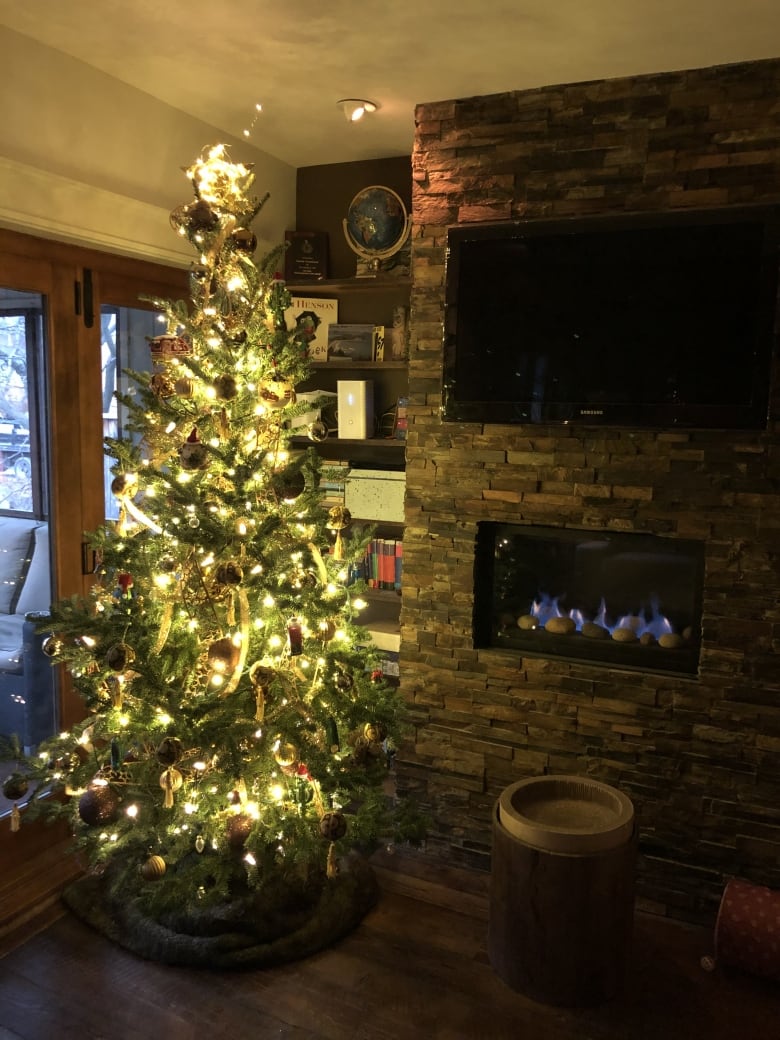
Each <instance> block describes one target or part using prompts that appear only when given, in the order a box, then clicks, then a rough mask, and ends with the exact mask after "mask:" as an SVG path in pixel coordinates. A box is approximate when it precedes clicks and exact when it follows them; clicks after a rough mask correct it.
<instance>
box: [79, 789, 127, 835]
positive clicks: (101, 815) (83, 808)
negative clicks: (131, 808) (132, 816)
mask: <svg viewBox="0 0 780 1040" xmlns="http://www.w3.org/2000/svg"><path fill="white" fill-rule="evenodd" d="M118 815H119V797H118V796H117V794H116V792H115V791H114V790H113V788H111V787H110V786H109V784H108V783H106V782H105V781H100V780H93V781H92V782H91V783H90V784H89V786H88V787H87V789H86V791H85V792H84V793H83V794H82V796H81V797H80V798H79V816H80V817H81V819H82V820H83V821H84V823H86V825H87V826H88V827H101V826H103V824H106V823H113V821H114V820H115V819H116V818H117V816H118Z"/></svg>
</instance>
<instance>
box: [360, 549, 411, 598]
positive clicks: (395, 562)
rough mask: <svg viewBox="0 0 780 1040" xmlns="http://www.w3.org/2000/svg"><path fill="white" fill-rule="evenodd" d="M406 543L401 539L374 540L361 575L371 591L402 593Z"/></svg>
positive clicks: (364, 561) (368, 550)
mask: <svg viewBox="0 0 780 1040" xmlns="http://www.w3.org/2000/svg"><path fill="white" fill-rule="evenodd" d="M403 550H404V543H403V542H402V541H401V539H400V538H372V539H371V541H370V542H369V544H368V549H367V550H366V555H365V557H364V559H363V573H362V574H361V575H360V576H361V577H363V578H364V579H365V581H366V584H367V585H368V587H369V588H370V589H387V590H390V591H395V592H400V591H401V571H402V568H403Z"/></svg>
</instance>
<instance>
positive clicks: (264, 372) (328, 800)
mask: <svg viewBox="0 0 780 1040" xmlns="http://www.w3.org/2000/svg"><path fill="white" fill-rule="evenodd" d="M187 175H188V177H189V178H190V180H191V182H192V186H193V189H194V198H193V199H192V201H191V202H189V203H188V204H186V205H184V206H182V207H180V208H179V209H177V210H176V211H175V212H174V213H173V214H172V222H173V224H174V226H175V227H176V229H177V230H178V231H179V232H180V233H181V234H182V235H183V236H185V237H186V238H187V239H188V241H189V242H190V243H191V244H192V246H193V248H194V250H195V251H196V254H197V261H196V262H195V263H194V264H193V266H192V272H191V301H190V304H189V305H187V304H185V303H183V302H169V301H163V300H155V301H154V303H155V305H156V306H157V307H158V308H159V309H160V311H161V314H162V315H163V316H164V318H165V321H166V323H167V328H166V330H165V332H164V334H163V335H160V336H157V337H155V338H154V339H153V340H152V342H151V344H150V348H151V351H152V360H153V364H152V370H151V371H150V372H148V373H130V375H131V376H132V378H133V382H134V384H135V389H134V390H133V392H131V393H129V394H127V395H122V396H121V400H122V403H123V404H124V405H125V407H126V409H127V412H128V415H129V421H128V423H127V424H126V431H127V437H126V438H124V439H118V440H112V441H109V442H108V451H109V454H110V455H111V457H112V458H113V459H114V465H113V467H112V472H113V474H114V480H113V484H112V491H113V493H114V495H115V496H116V497H117V499H118V502H119V513H120V515H119V520H118V521H117V522H115V523H114V522H112V523H110V524H107V525H106V526H105V527H104V528H103V529H101V530H100V531H98V532H97V533H96V534H95V535H94V536H93V539H92V541H93V545H94V548H95V549H96V551H97V558H98V560H99V567H98V570H97V571H96V583H95V585H94V587H93V589H92V591H91V594H90V595H89V596H88V597H85V598H82V597H74V598H73V599H72V600H69V601H65V602H62V603H59V604H56V605H55V606H54V608H53V610H52V621H51V629H52V634H51V635H49V636H48V638H47V640H46V642H45V644H44V647H45V650H46V652H47V653H48V654H49V655H50V656H51V657H52V659H53V661H54V662H64V663H65V664H66V666H67V669H68V671H69V672H70V674H71V675H72V677H73V682H74V685H75V686H76V688H77V690H78V691H79V693H80V694H81V696H82V697H83V700H84V703H85V706H86V709H87V711H88V714H87V716H86V718H85V719H84V721H83V722H82V723H80V724H79V725H77V726H75V727H73V729H72V730H71V732H69V733H65V734H60V735H59V736H57V737H56V738H54V739H53V740H51V741H50V742H49V743H48V744H47V745H46V746H45V747H43V748H42V749H41V754H40V757H39V759H38V765H36V766H33V775H32V776H31V778H30V779H31V780H32V781H33V783H32V784H31V788H30V789H31V790H33V789H34V790H35V794H34V795H33V797H32V799H31V802H30V805H29V807H28V809H27V811H26V815H29V816H31V817H33V816H35V815H37V814H40V813H41V812H43V813H46V814H50V815H55V816H56V815H59V814H66V815H68V816H70V817H71V819H72V822H73V831H74V835H75V840H76V842H77V844H78V846H80V848H81V849H82V850H83V851H84V852H85V854H86V857H87V860H88V863H89V866H90V868H91V870H90V875H89V878H88V880H87V882H86V883H87V884H88V885H92V886H97V887H93V888H88V889H87V894H86V895H83V896H76V897H75V898H76V902H77V903H78V900H79V899H82V900H86V901H87V902H89V901H94V899H95V893H96V892H97V893H99V897H100V903H101V905H102V906H103V908H104V910H101V911H100V913H101V914H103V915H104V919H103V921H102V924H103V926H105V927H106V929H107V930H108V931H109V932H111V933H112V934H114V937H116V938H118V939H119V940H120V941H123V942H125V943H126V944H128V945H130V946H131V948H134V947H137V948H138V949H139V951H140V952H143V953H147V952H149V951H148V949H147V946H146V941H145V940H139V941H136V936H135V934H134V933H135V932H136V930H140V931H143V930H144V928H145V927H146V925H147V924H148V922H154V926H155V928H158V929H160V928H162V929H163V933H164V936H165V935H167V934H168V932H170V933H171V934H176V935H177V936H178V935H179V934H180V933H187V934H189V933H190V932H192V931H193V930H194V931H203V932H207V931H209V929H210V930H211V931H215V930H216V931H219V929H216V926H215V925H214V921H216V920H220V921H221V922H222V925H221V927H222V928H223V929H224V930H225V931H226V932H227V933H228V934H229V935H230V936H232V937H233V939H232V940H231V941H230V942H227V947H228V948H230V949H231V950H232V949H233V947H232V945H231V943H232V942H234V941H235V942H236V943H237V947H236V949H237V950H238V953H237V954H236V956H238V958H239V962H240V963H244V962H246V963H250V964H251V963H255V962H256V961H257V962H262V961H263V960H264V959H266V956H265V954H264V953H261V954H260V955H259V956H258V954H257V951H258V950H267V948H271V947H273V946H274V944H276V945H277V946H278V944H279V943H280V942H285V941H286V940H285V938H284V937H285V936H287V937H289V936H290V935H293V936H298V935H299V934H300V936H301V937H300V939H296V940H295V941H293V943H292V945H290V944H289V943H288V945H287V946H285V947H284V952H281V953H280V954H279V956H280V957H281V958H282V959H284V958H288V957H290V956H297V955H300V954H304V953H307V952H309V951H310V949H315V948H318V947H319V946H321V945H324V944H325V943H326V942H327V941H330V940H332V938H335V937H336V936H337V935H338V934H340V933H341V932H343V931H344V930H346V929H347V928H348V927H351V926H352V925H353V924H354V923H356V921H357V920H359V918H360V917H361V916H362V914H363V913H364V912H365V910H366V909H367V908H368V906H369V905H370V904H371V902H372V901H373V898H374V896H375V892H374V888H373V883H372V878H370V879H369V878H368V876H367V875H366V874H365V872H364V871H363V868H359V867H357V866H356V863H357V862H358V861H357V860H356V857H354V855H352V854H349V853H350V850H351V849H353V848H354V847H361V848H369V847H371V846H372V844H373V843H375V842H376V841H377V840H386V839H387V837H388V835H391V834H393V827H394V826H396V825H397V824H398V817H399V816H401V815H405V816H408V813H407V812H406V811H405V810H404V812H403V813H401V812H400V811H399V809H398V807H397V806H391V805H389V804H388V803H389V799H388V797H387V795H386V793H385V784H386V780H387V770H388V763H389V758H390V757H391V756H392V749H393V747H394V743H393V741H394V740H397V739H398V735H399V734H398V731H399V725H400V723H401V704H400V698H399V697H398V694H397V691H396V690H395V689H394V688H393V687H392V686H391V685H389V684H388V683H387V682H386V681H385V680H384V678H383V677H382V675H381V670H380V668H379V662H378V659H377V656H376V653H375V651H373V650H372V648H371V645H370V639H369V637H368V633H367V632H366V631H365V629H363V628H362V627H360V626H359V612H360V610H361V609H362V607H363V606H364V605H365V604H364V603H362V601H361V599H360V593H361V591H362V590H363V589H364V587H365V586H364V583H361V582H360V581H357V582H355V581H354V580H352V579H353V578H354V574H355V573H356V571H357V570H358V569H359V568H358V565H359V563H360V562H361V560H362V557H363V554H364V552H365V549H366V546H367V544H368V541H369V538H370V532H369V531H368V530H356V531H354V532H353V531H352V529H351V525H350V517H349V514H348V512H347V511H346V510H345V509H344V508H343V507H339V506H337V507H335V508H331V509H329V510H328V509H327V508H325V507H324V505H323V494H322V491H321V489H320V480H321V475H322V474H321V461H320V459H319V457H318V455H317V453H316V449H314V448H313V447H310V448H309V449H308V450H305V451H299V452H298V453H294V452H292V451H291V450H290V436H291V434H290V429H289V426H290V423H289V420H290V419H291V418H292V417H294V416H296V415H300V414H302V413H303V412H305V411H307V410H309V409H310V408H311V403H309V402H307V403H305V404H304V403H296V395H295V387H296V385H298V384H299V383H300V382H301V381H302V380H303V379H304V378H305V377H306V375H307V373H308V371H309V361H308V357H307V340H306V330H301V331H299V330H296V329H295V328H293V329H290V328H288V325H287V323H286V320H285V311H286V309H287V308H288V307H289V306H290V303H291V299H290V296H289V293H288V291H287V289H286V288H285V285H284V282H283V281H281V280H280V278H279V277H278V275H277V274H276V273H275V272H276V271H277V269H278V268H279V267H281V266H282V262H283V259H282V254H283V247H280V248H279V249H277V250H274V251H273V252H271V253H270V254H269V256H267V257H266V258H265V260H264V261H263V262H262V263H261V264H260V265H256V263H255V262H254V260H253V253H254V251H255V248H256V244H257V241H256V238H255V235H254V234H253V232H252V230H251V225H252V222H253V221H254V219H255V217H256V216H257V214H258V213H259V211H260V209H261V207H262V205H263V203H264V202H265V199H262V200H258V199H256V198H252V197H250V196H249V194H248V193H249V190H250V187H251V184H252V181H253V174H252V172H251V169H250V168H248V167H246V166H244V165H242V164H240V163H234V162H231V161H230V159H229V157H228V156H227V154H226V151H225V149H224V148H223V146H221V145H219V146H216V147H213V148H211V149H210V150H208V151H207V153H205V154H204V156H203V157H202V158H200V159H199V160H198V161H196V162H195V163H194V164H193V166H192V167H191V168H190V169H189V170H187ZM311 436H312V439H316V438H317V437H318V436H320V433H319V431H318V428H317V427H316V425H315V427H314V428H313V429H312V431H311ZM50 790H53V791H54V797H50V796H48V794H47V792H48V791H50ZM45 793H46V794H47V797H45V798H39V797H38V795H40V794H45ZM58 795H59V797H58ZM388 812H390V814H391V815H395V817H396V818H395V820H392V819H389V818H388ZM23 818H24V816H23ZM396 834H398V831H397V830H396ZM401 836H404V835H403V834H402V835H401ZM369 873H370V872H369ZM79 884H82V885H83V884H84V883H81V882H80V883H79ZM75 888H76V889H77V888H78V885H77V886H75ZM337 893H340V894H338V896H337V895H336V894H337ZM334 900H336V901H337V902H338V901H339V900H340V902H338V905H336V904H335V903H334ZM230 906H233V907H235V908H236V911H235V913H234V914H233V915H232V916H231V914H230V913H227V914H226V912H225V907H230ZM323 908H324V909H323ZM209 914H211V915H212V916H211V918H209V917H208V915H209ZM220 915H221V916H220ZM320 918H324V919H325V923H323V924H322V925H321V926H320V925H318V924H317V922H318V921H319V919H320ZM204 919H205V920H210V921H211V924H209V925H208V926H204V925H203V923H202V922H203V920H204ZM193 920H195V921H197V922H200V923H198V924H196V925H193V924H192V921H193ZM311 920H314V922H315V923H314V925H312V924H311ZM109 921H110V922H111V923H110V924H108V923H107V922H109ZM239 921H240V924H239V923H238V922H239ZM307 921H309V923H308V924H307V923H306V922H307ZM99 923H100V922H99ZM236 929H238V931H239V932H242V934H243V935H244V937H243V938H242V939H240V940H236V939H235V934H234V932H235V930H236ZM244 933H246V934H244ZM250 933H251V934H250ZM304 933H305V934H304ZM312 936H313V937H312ZM155 941H156V942H157V940H155ZM159 942H160V943H162V945H161V946H160V945H159V943H158V945H157V946H155V947H154V948H153V949H152V951H151V955H152V956H160V957H161V958H163V959H168V960H179V959H183V960H185V961H187V960H190V959H191V960H193V961H194V962H198V961H199V960H203V961H204V962H206V963H230V962H231V961H230V957H228V958H227V960H225V957H224V956H223V954H222V953H220V955H219V956H216V957H215V955H214V951H213V949H212V948H211V946H209V945H208V944H207V947H206V949H205V951H201V952H195V953H194V954H193V955H192V957H190V955H189V954H187V955H186V956H184V957H183V958H180V957H179V954H178V953H175V954H174V953H171V952H170V950H169V949H168V946H167V940H166V939H165V938H164V937H163V938H162V939H160V940H159ZM219 942H220V943H221V944H222V947H221V949H222V950H223V951H224V949H225V948H226V947H225V943H226V939H225V938H224V936H223V937H222V939H220V940H219ZM269 944H270V946H269ZM274 956H275V955H274V954H273V953H272V954H270V955H269V956H268V958H267V959H270V960H273V959H274Z"/></svg>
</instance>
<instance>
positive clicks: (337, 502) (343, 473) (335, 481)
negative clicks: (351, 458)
mask: <svg viewBox="0 0 780 1040" xmlns="http://www.w3.org/2000/svg"><path fill="white" fill-rule="evenodd" d="M348 473H349V463H348V462H347V461H346V460H343V461H342V460H339V459H333V460H328V462H327V463H325V465H324V466H323V467H322V472H321V473H320V490H321V491H322V507H323V509H332V508H333V507H334V506H343V505H344V504H345V503H344V494H345V486H346V479H347V474H348Z"/></svg>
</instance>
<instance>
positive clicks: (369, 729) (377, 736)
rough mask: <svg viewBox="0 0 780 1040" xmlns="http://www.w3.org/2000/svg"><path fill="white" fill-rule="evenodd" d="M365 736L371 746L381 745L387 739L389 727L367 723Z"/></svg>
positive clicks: (378, 723) (364, 728)
mask: <svg viewBox="0 0 780 1040" xmlns="http://www.w3.org/2000/svg"><path fill="white" fill-rule="evenodd" d="M363 736H364V737H365V738H366V740H367V741H368V742H369V744H381V743H382V741H383V740H384V739H385V738H386V737H387V726H385V725H384V724H383V723H381V722H367V723H366V724H365V726H364V727H363Z"/></svg>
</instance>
